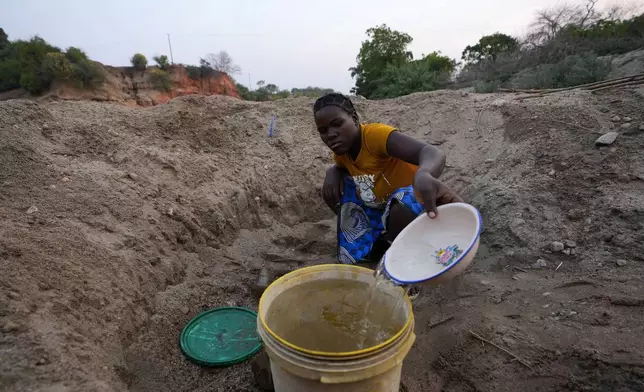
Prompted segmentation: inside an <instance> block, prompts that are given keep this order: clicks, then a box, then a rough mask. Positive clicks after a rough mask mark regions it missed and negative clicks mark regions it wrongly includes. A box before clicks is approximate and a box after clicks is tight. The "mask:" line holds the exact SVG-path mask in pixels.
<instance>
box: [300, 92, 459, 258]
mask: <svg viewBox="0 0 644 392" xmlns="http://www.w3.org/2000/svg"><path fill="white" fill-rule="evenodd" d="M313 114H314V117H315V124H316V126H317V129H318V132H319V133H320V137H321V138H322V141H323V142H324V144H326V145H327V147H329V148H330V149H331V151H333V154H334V159H335V165H333V166H332V167H330V168H329V169H328V170H327V173H326V178H325V180H324V186H323V188H322V197H323V198H324V201H325V202H326V204H327V205H328V206H329V207H330V208H331V209H332V210H333V211H334V212H335V213H337V214H338V260H339V261H340V262H341V263H345V264H356V263H361V262H378V261H380V258H381V257H382V256H383V254H384V252H385V251H386V249H387V248H388V247H389V245H390V244H391V242H392V241H393V240H394V239H395V238H396V236H397V235H398V234H399V233H400V232H401V231H402V230H403V229H404V228H405V227H406V226H407V225H408V224H409V223H411V221H412V220H414V219H415V218H416V217H417V216H418V215H420V214H421V213H423V211H425V212H426V213H427V214H428V215H429V217H430V218H432V219H433V218H435V217H436V216H437V213H438V212H437V209H436V207H437V206H438V205H441V204H447V203H452V202H458V201H462V200H461V198H460V197H459V196H458V195H457V194H456V193H455V192H454V191H452V190H451V189H450V188H448V187H447V186H446V185H445V184H443V183H442V182H440V181H439V180H438V177H439V176H440V174H441V173H442V171H443V169H444V168H445V154H444V153H443V152H442V151H441V150H439V149H438V148H436V147H434V146H431V145H428V144H426V143H423V142H421V141H418V140H416V139H414V138H412V137H410V136H407V135H405V134H403V133H402V132H398V130H397V129H395V128H393V127H391V126H389V125H385V124H380V123H370V124H360V122H359V118H358V114H357V112H356V110H355V108H354V107H353V103H352V102H351V100H349V98H347V97H345V96H344V95H342V94H336V93H334V94H328V95H325V96H323V97H322V98H320V99H318V100H317V101H316V102H315V105H314V106H313ZM421 203H422V204H421Z"/></svg>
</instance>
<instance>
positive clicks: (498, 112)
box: [0, 89, 644, 392]
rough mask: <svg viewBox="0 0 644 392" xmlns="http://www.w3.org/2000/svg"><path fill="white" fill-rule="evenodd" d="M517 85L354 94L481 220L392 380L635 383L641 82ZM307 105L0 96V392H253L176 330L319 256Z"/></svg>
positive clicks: (327, 228)
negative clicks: (563, 87) (436, 159)
mask: <svg viewBox="0 0 644 392" xmlns="http://www.w3.org/2000/svg"><path fill="white" fill-rule="evenodd" d="M517 98H520V96H517V95H511V94H508V95H501V94H498V95H477V94H467V93H461V92H446V91H440V92H434V93H420V94H414V95H410V96H405V97H401V98H397V99H393V100H384V101H367V100H363V99H356V101H355V104H356V107H357V108H358V111H359V112H360V114H361V116H362V118H363V120H364V121H380V122H385V123H389V124H392V125H395V126H397V127H399V128H400V129H401V130H403V131H404V132H407V133H409V134H410V135H413V136H415V137H417V138H420V139H422V140H425V141H427V142H431V143H432V144H436V145H440V146H441V148H442V149H443V150H444V151H445V152H446V153H447V155H448V168H447V169H446V171H445V173H444V174H443V177H442V179H443V180H445V181H446V182H447V183H448V184H449V185H450V186H452V187H453V188H455V189H456V190H457V191H459V192H460V193H461V194H462V195H463V196H464V198H465V199H466V200H467V201H468V202H470V203H471V204H473V205H474V206H476V207H477V208H478V209H479V210H480V211H481V213H482V214H483V216H484V219H485V224H486V225H485V231H484V232H483V234H482V237H481V249H480V250H479V253H478V255H477V258H476V260H475V261H474V263H473V264H472V266H471V267H470V268H469V270H468V271H467V272H466V273H465V274H464V275H462V276H460V277H459V278H457V279H456V280H454V281H453V282H451V283H449V284H447V285H444V286H441V287H437V288H435V289H432V290H426V291H425V292H424V294H423V296H422V297H420V298H419V299H418V300H417V301H416V302H415V303H414V313H415V317H416V334H417V336H418V338H417V341H416V343H415V345H414V347H413V348H412V350H411V352H410V354H409V356H408V357H407V359H406V361H405V364H404V368H403V384H404V386H403V389H405V390H406V391H409V392H420V391H423V392H429V391H453V392H457V391H458V392H462V391H499V392H500V391H566V390H569V391H596V390H611V391H631V390H633V391H635V390H642V389H644V359H643V358H642V355H643V354H642V353H644V340H643V339H642V338H641V336H642V332H643V331H642V328H643V327H642V325H644V310H643V309H644V292H643V291H644V284H643V282H642V276H644V266H643V264H642V263H643V261H644V256H643V255H644V230H643V226H644V197H643V196H642V195H643V194H644V154H642V151H644V150H643V148H644V132H641V131H640V130H639V128H638V127H639V124H642V122H644V118H642V115H643V113H644V110H643V108H644V98H643V97H642V93H641V92H638V91H637V90H629V89H625V90H615V91H604V92H602V93H600V94H597V95H592V94H591V93H590V92H564V93H558V94H553V95H550V96H546V97H541V98H532V99H525V100H522V99H517ZM312 103H313V102H312V100H309V99H306V98H296V99H286V100H280V101H275V102H266V103H254V102H244V101H241V100H238V99H235V98H231V97H221V96H212V97H207V98H204V97H198V96H188V97H182V98H177V99H174V100H172V101H171V102H170V103H168V104H166V105H161V106H156V107H152V108H144V109H143V108H128V107H123V106H118V105H113V104H107V103H96V102H52V103H42V104H37V103H34V102H30V101H5V102H0V222H1V224H0V271H2V273H1V274H0V288H1V291H0V331H1V335H0V356H1V357H2V360H1V361H0V390H2V391H54V392H63V391H101V392H103V391H186V392H188V391H190V392H202V391H203V392H206V391H208V392H210V391H256V390H258V389H256V388H257V387H256V386H255V385H254V381H253V378H252V374H251V372H250V364H249V362H246V363H244V364H240V365H237V366H233V367H229V368H223V369H207V368H202V367H199V366H196V365H194V364H192V363H191V362H189V361H188V360H187V359H186V358H185V357H184V356H183V355H182V354H181V351H180V349H179V345H178V336H179V334H180V332H181V329H182V327H183V326H184V325H185V323H186V322H188V321H189V320H190V319H191V318H192V317H194V316H195V315H197V314H199V313H200V312H201V311H203V310H206V309H210V308H213V307H216V306H232V305H237V306H245V307H249V308H251V309H255V310H256V309H257V298H256V297H255V296H253V290H252V286H253V283H254V280H255V279H256V276H257V274H258V272H259V270H260V269H261V268H263V267H266V268H268V269H270V270H271V271H272V272H273V273H274V274H276V275H279V274H283V273H285V272H287V271H290V270H293V269H295V268H298V267H302V266H306V265H312V264H317V263H321V262H331V261H333V253H334V250H335V232H334V231H335V226H336V225H335V221H334V219H333V216H332V215H331V214H330V212H329V211H328V210H327V207H326V206H325V205H324V203H323V202H322V200H321V198H320V196H319V190H320V186H321V184H322V179H323V176H324V171H325V169H326V168H327V167H328V165H329V164H330V163H331V155H330V152H329V151H328V150H326V148H325V147H324V145H323V144H322V142H321V141H320V140H318V135H317V132H316V130H315V128H314V125H313V119H312V112H311V105H312ZM272 116H276V119H277V120H276V129H275V133H274V137H272V138H269V137H268V124H269V122H270V119H271V117H272ZM617 117H619V118H620V119H623V118H624V117H631V122H630V124H631V125H629V126H628V127H626V126H624V124H623V122H621V120H620V121H613V119H614V118H617ZM610 130H616V131H617V132H619V135H618V137H617V138H616V140H615V141H614V142H613V143H612V144H610V145H608V146H605V147H601V148H598V147H596V146H595V140H596V139H597V138H598V137H599V136H601V135H602V134H604V133H606V132H608V131H610ZM475 335H477V336H479V337H480V338H483V339H485V340H487V341H489V342H492V343H494V344H495V345H496V346H494V345H490V344H488V343H485V342H483V341H482V340H480V339H479V338H476V337H475ZM499 347H500V348H503V349H504V350H506V351H503V350H501V349H500V348H499ZM508 353H511V354H512V355H510V354H508ZM517 358H518V359H519V360H517Z"/></svg>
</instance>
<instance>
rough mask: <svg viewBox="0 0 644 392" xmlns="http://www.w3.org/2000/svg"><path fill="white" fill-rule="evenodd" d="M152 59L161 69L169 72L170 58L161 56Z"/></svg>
mask: <svg viewBox="0 0 644 392" xmlns="http://www.w3.org/2000/svg"><path fill="white" fill-rule="evenodd" d="M152 59H153V60H154V61H155V62H156V63H157V66H158V67H159V68H161V69H162V70H163V71H167V70H168V68H169V67H170V62H169V61H168V56H166V55H165V54H162V55H161V56H154V57H153V58H152Z"/></svg>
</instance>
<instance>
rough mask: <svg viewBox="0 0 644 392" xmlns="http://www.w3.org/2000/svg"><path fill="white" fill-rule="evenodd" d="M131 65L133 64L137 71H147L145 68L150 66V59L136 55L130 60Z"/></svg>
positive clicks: (139, 54)
mask: <svg viewBox="0 0 644 392" xmlns="http://www.w3.org/2000/svg"><path fill="white" fill-rule="evenodd" d="M130 63H132V66H133V67H134V69H135V70H137V71H145V68H147V66H148V59H147V58H145V56H144V55H142V54H141V53H135V54H134V56H132V58H131V59H130Z"/></svg>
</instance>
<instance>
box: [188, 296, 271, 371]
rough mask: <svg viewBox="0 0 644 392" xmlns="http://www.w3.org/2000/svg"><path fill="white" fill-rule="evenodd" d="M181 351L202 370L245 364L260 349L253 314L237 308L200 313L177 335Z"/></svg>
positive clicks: (260, 345)
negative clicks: (204, 368)
mask: <svg viewBox="0 0 644 392" xmlns="http://www.w3.org/2000/svg"><path fill="white" fill-rule="evenodd" d="M180 343H181V351H183V353H184V354H185V355H186V356H187V357H188V359H190V360H191V361H193V362H195V363H197V364H199V365H203V366H228V365H234V364H236V363H240V362H243V361H245V360H246V359H248V358H250V357H252V356H253V355H255V354H256V353H257V352H258V351H259V349H260V348H261V347H262V342H261V341H260V340H259V336H257V313H255V312H253V311H252V310H249V309H245V308H238V307H226V308H216V309H212V310H208V311H206V312H203V313H201V314H200V315H198V316H197V317H195V318H193V319H192V320H190V322H189V323H188V324H187V325H186V326H185V327H184V328H183V331H181V339H180Z"/></svg>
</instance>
